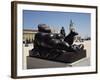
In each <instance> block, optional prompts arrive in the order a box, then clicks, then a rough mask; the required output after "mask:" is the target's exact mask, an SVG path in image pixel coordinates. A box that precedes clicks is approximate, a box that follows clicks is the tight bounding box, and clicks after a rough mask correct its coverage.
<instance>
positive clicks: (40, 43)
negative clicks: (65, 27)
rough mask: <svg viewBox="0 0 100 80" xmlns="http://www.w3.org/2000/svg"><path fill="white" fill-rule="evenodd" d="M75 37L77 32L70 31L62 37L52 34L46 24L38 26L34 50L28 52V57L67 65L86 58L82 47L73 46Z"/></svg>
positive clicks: (58, 34)
mask: <svg viewBox="0 0 100 80" xmlns="http://www.w3.org/2000/svg"><path fill="white" fill-rule="evenodd" d="M76 35H78V33H77V32H75V31H70V33H69V34H68V35H67V36H65V37H64V36H62V35H61V34H60V33H52V32H51V29H50V28H49V26H47V25H46V24H39V25H38V33H36V35H35V39H34V48H33V49H32V50H30V51H29V56H30V57H37V58H42V59H48V60H53V61H59V62H68V63H70V62H74V61H76V60H79V59H81V58H83V57H86V50H84V45H82V44H80V45H74V44H73V42H74V37H75V36H76Z"/></svg>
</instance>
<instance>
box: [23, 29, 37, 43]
mask: <svg viewBox="0 0 100 80" xmlns="http://www.w3.org/2000/svg"><path fill="white" fill-rule="evenodd" d="M37 32H38V30H32V29H24V30H23V42H24V43H26V42H29V43H30V42H33V40H34V37H35V34H36V33H37Z"/></svg>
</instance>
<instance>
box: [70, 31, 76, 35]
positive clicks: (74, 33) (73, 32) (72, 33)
mask: <svg viewBox="0 0 100 80" xmlns="http://www.w3.org/2000/svg"><path fill="white" fill-rule="evenodd" d="M70 34H71V35H73V36H76V35H78V33H77V32H75V31H73V30H72V31H71V32H70Z"/></svg>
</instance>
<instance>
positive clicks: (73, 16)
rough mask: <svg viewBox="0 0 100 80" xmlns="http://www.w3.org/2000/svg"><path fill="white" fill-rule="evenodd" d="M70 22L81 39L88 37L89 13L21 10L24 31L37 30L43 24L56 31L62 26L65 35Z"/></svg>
mask: <svg viewBox="0 0 100 80" xmlns="http://www.w3.org/2000/svg"><path fill="white" fill-rule="evenodd" d="M70 20H72V21H73V23H74V25H75V29H76V32H78V33H79V34H80V35H81V36H82V37H85V36H90V33H91V32H90V31H91V25H90V24H91V22H90V20H91V14H89V13H74V12H54V11H33V10H23V27H24V29H37V25H38V24H43V23H44V24H47V25H49V26H50V27H51V28H52V27H54V28H55V29H58V30H60V29H61V27H62V26H63V27H64V28H65V31H66V34H67V33H68V32H69V30H68V29H69V24H70Z"/></svg>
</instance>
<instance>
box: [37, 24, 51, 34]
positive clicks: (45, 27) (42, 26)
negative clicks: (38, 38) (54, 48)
mask: <svg viewBox="0 0 100 80" xmlns="http://www.w3.org/2000/svg"><path fill="white" fill-rule="evenodd" d="M38 31H39V32H44V33H51V29H50V27H49V26H48V25H46V24H39V25H38Z"/></svg>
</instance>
